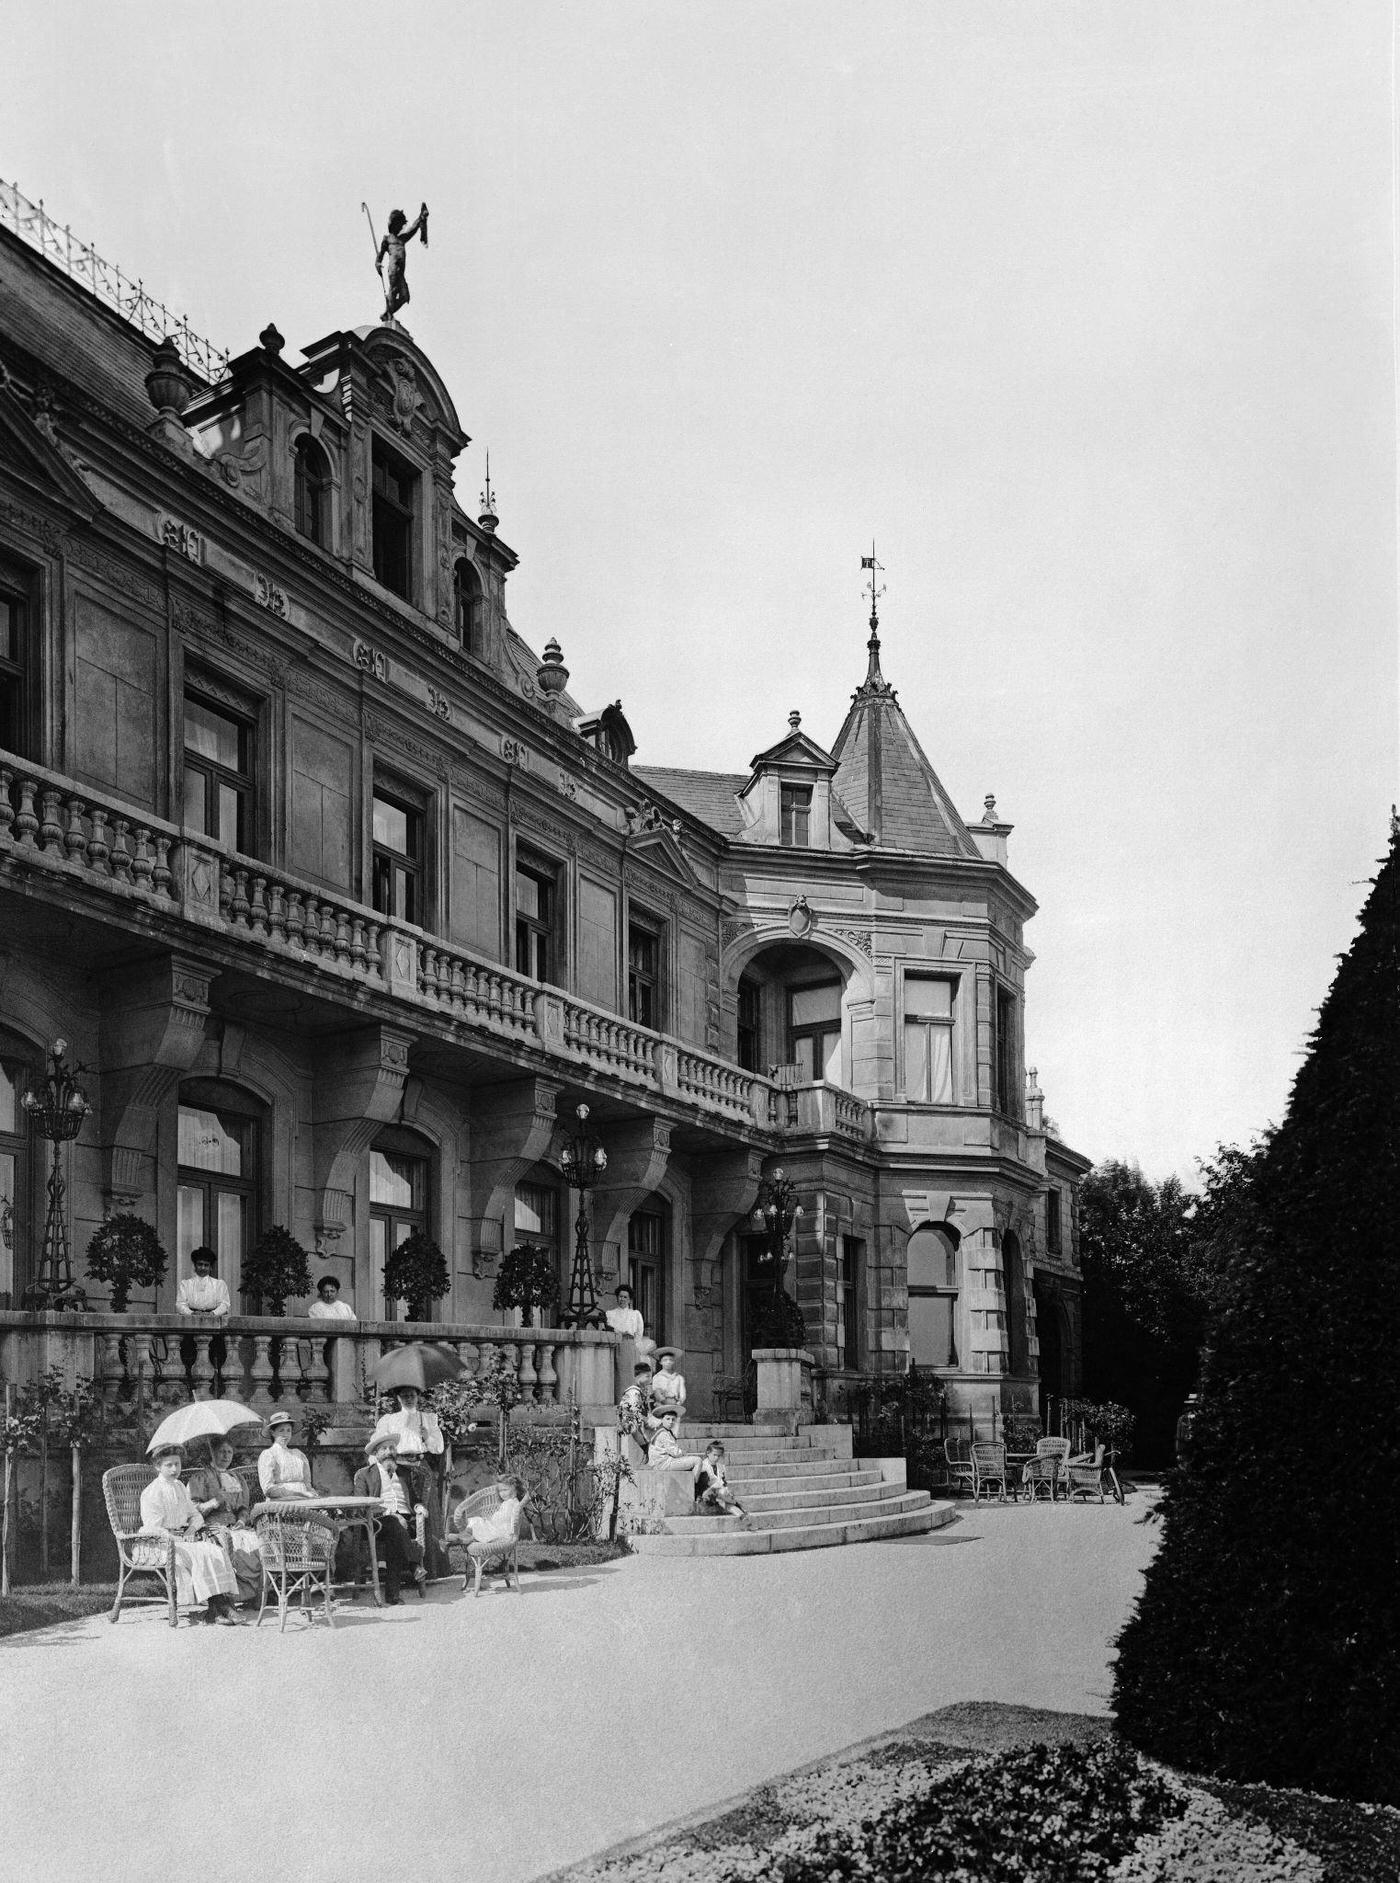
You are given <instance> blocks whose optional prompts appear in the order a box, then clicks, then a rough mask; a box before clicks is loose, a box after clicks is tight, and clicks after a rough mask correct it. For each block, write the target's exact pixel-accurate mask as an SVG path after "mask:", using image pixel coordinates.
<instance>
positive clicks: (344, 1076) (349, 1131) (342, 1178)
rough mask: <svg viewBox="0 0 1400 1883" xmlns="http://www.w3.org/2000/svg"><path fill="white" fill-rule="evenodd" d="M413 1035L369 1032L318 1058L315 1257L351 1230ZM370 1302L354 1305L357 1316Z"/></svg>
mask: <svg viewBox="0 0 1400 1883" xmlns="http://www.w3.org/2000/svg"><path fill="white" fill-rule="evenodd" d="M413 1039H414V1036H413V1035H412V1034H411V1033H404V1032H401V1031H400V1030H399V1029H398V1028H397V1027H389V1026H371V1027H365V1028H364V1029H362V1030H361V1031H359V1032H356V1033H351V1034H349V1035H346V1036H344V1037H343V1038H341V1039H338V1040H336V1041H335V1042H334V1043H333V1044H332V1045H330V1046H329V1047H328V1048H327V1049H326V1050H325V1051H324V1052H323V1053H322V1054H321V1055H320V1056H319V1058H318V1060H317V1065H316V1083H315V1089H314V1093H313V1098H312V1119H313V1133H314V1145H315V1154H314V1161H313V1172H314V1175H313V1183H314V1186H315V1209H316V1220H315V1232H316V1247H317V1250H318V1252H319V1251H321V1250H323V1249H324V1248H326V1247H327V1246H328V1245H329V1246H333V1245H334V1243H335V1241H336V1239H337V1238H338V1237H339V1236H340V1235H342V1234H343V1233H344V1231H345V1230H346V1229H347V1228H348V1227H349V1226H350V1224H351V1222H352V1221H353V1216H354V1193H355V1179H356V1177H357V1176H358V1174H359V1168H360V1164H361V1162H362V1160H363V1158H364V1156H365V1153H366V1152H367V1151H368V1149H369V1147H370V1144H371V1143H372V1141H373V1140H374V1138H375V1136H376V1135H377V1133H378V1131H379V1129H380V1127H381V1125H385V1124H390V1123H392V1122H393V1120H394V1119H395V1118H397V1117H398V1112H399V1101H400V1099H401V1097H402V1095H403V1088H404V1080H405V1079H406V1078H407V1077H408V1052H409V1048H410V1046H412V1044H413ZM375 1306H376V1303H374V1302H373V1301H357V1302H356V1303H355V1307H356V1309H357V1310H358V1312H359V1313H360V1314H361V1316H364V1315H366V1314H367V1312H370V1311H373V1309H374V1308H375Z"/></svg>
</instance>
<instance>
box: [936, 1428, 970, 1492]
mask: <svg viewBox="0 0 1400 1883" xmlns="http://www.w3.org/2000/svg"><path fill="white" fill-rule="evenodd" d="M943 1456H944V1458H945V1460H946V1461H947V1465H948V1477H949V1479H950V1481H951V1482H952V1483H953V1484H954V1485H955V1486H956V1487H957V1488H958V1489H959V1490H964V1491H970V1490H972V1488H973V1474H972V1445H971V1442H970V1441H969V1440H968V1439H965V1438H945V1439H944V1441H943Z"/></svg>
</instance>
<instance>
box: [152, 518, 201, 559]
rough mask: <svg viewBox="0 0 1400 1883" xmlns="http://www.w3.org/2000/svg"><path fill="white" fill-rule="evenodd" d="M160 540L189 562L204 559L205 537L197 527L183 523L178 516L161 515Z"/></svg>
mask: <svg viewBox="0 0 1400 1883" xmlns="http://www.w3.org/2000/svg"><path fill="white" fill-rule="evenodd" d="M160 540H161V541H162V542H163V543H164V544H165V546H166V548H167V549H173V550H174V551H175V554H176V555H177V556H183V557H184V558H185V560H186V561H187V562H203V560H204V538H203V537H202V536H201V535H200V533H199V531H198V530H197V529H195V528H193V526H192V525H190V524H188V523H182V522H181V521H180V519H179V518H178V517H171V516H162V517H161V519H160Z"/></svg>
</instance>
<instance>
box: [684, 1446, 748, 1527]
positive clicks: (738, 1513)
mask: <svg viewBox="0 0 1400 1883" xmlns="http://www.w3.org/2000/svg"><path fill="white" fill-rule="evenodd" d="M695 1508H696V1509H697V1510H700V1511H704V1512H705V1513H706V1514H707V1515H709V1516H716V1517H746V1516H747V1515H748V1512H747V1511H746V1510H745V1509H744V1506H743V1505H742V1504H741V1503H740V1502H739V1500H738V1498H737V1497H736V1496H735V1495H734V1493H733V1491H731V1490H730V1488H729V1478H728V1475H727V1473H726V1472H725V1469H724V1447H723V1445H721V1444H720V1442H719V1440H718V1439H717V1438H712V1439H711V1440H710V1442H709V1444H708V1445H707V1446H706V1447H705V1456H704V1457H703V1458H702V1459H701V1460H700V1463H699V1464H698V1465H697V1466H696V1469H695Z"/></svg>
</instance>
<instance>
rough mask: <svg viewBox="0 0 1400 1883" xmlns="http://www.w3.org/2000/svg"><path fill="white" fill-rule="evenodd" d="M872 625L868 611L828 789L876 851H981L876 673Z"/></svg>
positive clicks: (971, 853) (965, 853) (873, 620)
mask: <svg viewBox="0 0 1400 1883" xmlns="http://www.w3.org/2000/svg"><path fill="white" fill-rule="evenodd" d="M878 625H879V624H878V622H877V620H876V618H875V616H874V615H873V614H872V616H871V623H870V640H869V641H868V643H867V646H868V648H869V653H870V661H869V666H868V669H867V671H866V676H865V679H864V681H863V682H862V684H861V685H860V686H859V687H858V688H857V689H856V691H855V692H854V693H853V694H852V696H851V707H850V711H849V712H848V713H847V714H846V719H845V724H844V725H843V726H842V728H841V730H840V732H839V733H838V734H837V736H836V744H835V746H834V747H833V748H832V750H833V752H834V754H835V757H836V761H837V764H836V776H835V778H834V779H833V780H832V790H833V791H834V792H835V793H836V794H837V796H838V797H839V798H840V800H841V803H842V805H843V806H844V807H845V809H846V812H847V814H848V816H849V817H850V818H851V819H852V820H853V822H854V823H856V824H858V825H859V826H860V828H861V829H862V830H863V831H864V832H865V835H866V841H867V842H869V843H871V844H873V845H875V846H876V847H877V848H879V849H883V850H914V851H921V852H922V853H923V854H924V855H926V856H967V857H980V856H981V854H982V852H981V851H980V850H979V848H978V846H977V844H976V841H975V840H974V838H973V836H972V833H971V832H970V831H969V829H968V828H967V825H966V824H965V823H964V822H963V820H962V818H961V817H960V816H959V815H958V812H957V809H956V807H955V806H954V804H953V801H952V799H951V798H950V797H949V796H948V793H947V792H946V791H945V790H944V789H943V786H942V785H941V784H940V783H939V780H938V775H937V773H936V772H935V771H934V769H933V767H932V765H930V764H929V762H928V760H927V758H925V756H924V753H923V749H922V747H921V746H920V744H919V741H918V740H917V739H916V738H915V736H914V729H913V727H912V726H911V725H910V724H909V721H908V720H907V719H906V718H905V717H904V712H903V709H902V708H901V706H900V704H899V700H898V697H897V696H896V694H895V691H894V688H893V687H892V686H891V685H890V684H889V682H888V680H886V679H885V676H884V674H883V673H882V672H881V671H880V637H879V633H878Z"/></svg>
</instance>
